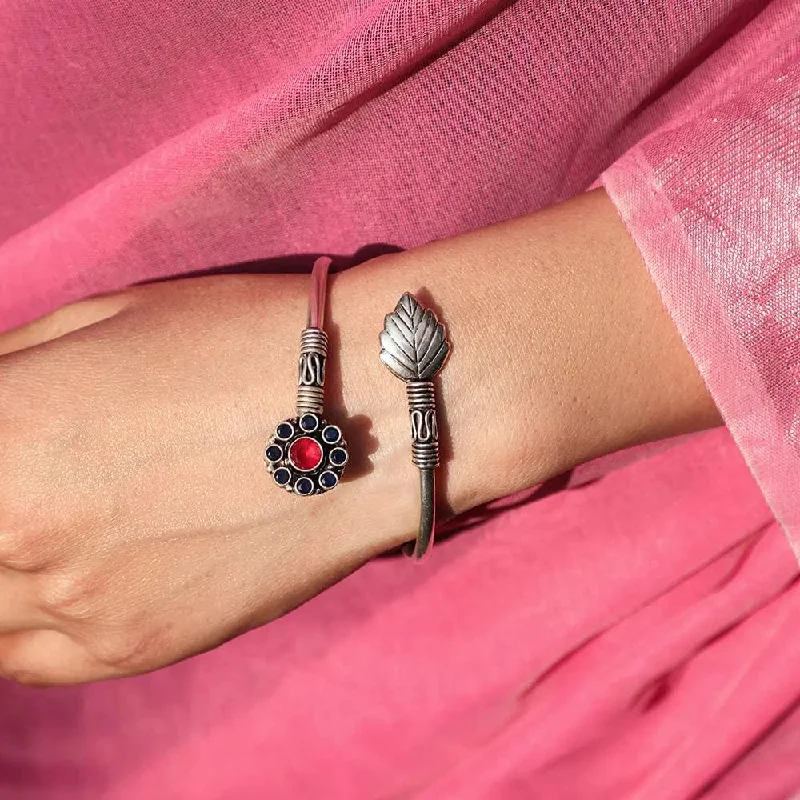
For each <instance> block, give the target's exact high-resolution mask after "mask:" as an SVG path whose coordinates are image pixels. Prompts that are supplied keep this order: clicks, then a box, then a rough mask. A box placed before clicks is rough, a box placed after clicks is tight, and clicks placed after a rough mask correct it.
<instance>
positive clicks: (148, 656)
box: [92, 625, 153, 673]
mask: <svg viewBox="0 0 800 800" xmlns="http://www.w3.org/2000/svg"><path fill="white" fill-rule="evenodd" d="M152 654H153V637H152V636H151V635H149V634H148V633H147V631H145V630H144V629H141V628H138V627H135V626H131V625H123V626H120V627H119V628H118V629H116V630H114V631H113V632H106V633H105V634H104V635H103V636H102V637H100V638H99V639H98V640H97V641H96V642H95V643H93V645H92V655H93V657H94V658H95V659H96V660H97V661H98V662H100V663H101V664H103V665H104V666H105V667H109V668H111V669H113V670H115V671H121V672H126V673H127V672H137V671H139V670H141V669H144V668H146V667H147V666H148V665H149V664H150V663H151V661H152Z"/></svg>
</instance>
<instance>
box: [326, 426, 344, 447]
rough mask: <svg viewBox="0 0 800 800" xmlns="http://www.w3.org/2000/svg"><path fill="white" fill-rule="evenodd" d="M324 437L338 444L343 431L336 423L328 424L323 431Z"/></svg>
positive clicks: (329, 442)
mask: <svg viewBox="0 0 800 800" xmlns="http://www.w3.org/2000/svg"><path fill="white" fill-rule="evenodd" d="M322 438H323V439H324V440H325V441H326V442H327V443H328V444H336V442H338V441H339V439H341V438H342V432H341V431H340V430H339V429H338V428H337V427H336V426H335V425H328V426H327V427H326V428H325V429H324V430H323V431H322Z"/></svg>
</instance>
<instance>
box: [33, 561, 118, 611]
mask: <svg viewBox="0 0 800 800" xmlns="http://www.w3.org/2000/svg"><path fill="white" fill-rule="evenodd" d="M36 594H37V598H38V601H39V604H40V606H41V607H42V609H43V610H44V611H45V612H46V613H47V614H49V615H50V616H52V617H55V618H56V619H67V620H72V621H86V620H88V619H91V618H92V616H94V614H95V613H96V610H97V609H98V607H100V602H99V601H100V599H101V596H102V584H101V583H100V581H98V579H97V578H96V577H95V576H94V575H92V574H91V573H89V572H88V571H87V572H81V571H77V570H70V571H68V572H53V573H49V574H43V575H42V576H41V578H40V580H39V581H38V585H37V588H36Z"/></svg>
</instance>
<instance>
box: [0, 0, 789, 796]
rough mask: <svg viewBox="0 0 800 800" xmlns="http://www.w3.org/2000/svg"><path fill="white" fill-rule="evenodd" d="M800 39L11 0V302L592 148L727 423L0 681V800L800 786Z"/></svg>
mask: <svg viewBox="0 0 800 800" xmlns="http://www.w3.org/2000/svg"><path fill="white" fill-rule="evenodd" d="M798 32H800V7H799V6H798V4H797V2H794V1H793V0H774V2H771V3H769V2H760V1H759V2H755V1H754V0H702V1H701V2H697V1H696V0H692V1H691V2H690V1H689V0H648V1H647V2H645V0H620V1H619V2H615V3H601V2H579V0H560V2H549V0H548V2H545V0H518V2H516V3H507V2H494V1H491V0H458V2H455V0H450V2H446V1H445V0H327V1H326V2H325V3H324V4H323V3H321V2H320V3H281V2H278V0H241V1H240V2H238V3H236V4H235V6H233V5H230V4H225V3H214V2H211V1H210V0H195V1H194V2H191V3H188V2H170V3H167V2H161V0H138V2H136V3H121V2H116V0H93V2H91V3H89V2H86V1H85V0H84V2H81V0H59V2H58V3H56V2H55V0H7V2H6V3H4V4H2V5H0V109H2V110H3V112H4V116H3V120H4V121H3V125H2V126H0V179H2V185H3V186H4V187H5V191H4V192H3V193H2V195H0V327H10V326H12V325H16V324H19V323H21V322H24V321H26V320H29V319H32V318H33V317H35V316H37V315H39V314H42V313H44V312H46V311H48V310H50V309H52V308H55V307H57V306H58V305H60V304H63V303H65V302H68V301H69V300H72V299H75V298H78V297H83V296H85V295H87V294H91V293H94V292H98V291H104V290H108V289H113V288H118V287H122V286H125V285H128V284H130V283H133V282H136V281H141V280H146V279H150V278H159V277H165V276H170V275H176V274H181V273H187V272H190V271H193V270H199V269H207V268H211V267H216V266H222V265H230V264H237V263H241V262H245V261H250V260H260V261H263V263H262V265H261V266H262V267H263V268H265V269H266V268H282V267H287V266H291V265H290V264H289V263H288V262H287V261H286V260H284V257H287V256H299V255H302V256H305V255H313V254H316V253H320V252H330V253H335V254H339V255H340V256H342V257H343V258H345V259H348V258H352V257H354V256H355V254H356V253H358V251H360V250H362V248H366V247H369V246H371V245H376V244H387V245H392V246H402V247H405V246H410V245H414V244H417V243H420V242H424V241H428V240H430V239H432V238H436V237H439V236H445V235H451V234H455V233H459V232H461V231H465V230H468V229H471V228H474V227H477V226H480V225H484V224H487V223H490V222H493V221H496V220H500V219H504V218H507V217H510V216H512V215H515V214H519V213H523V212H526V211H530V210H534V209H537V208H540V207H542V206H545V205H547V204H550V203H552V202H554V201H556V200H559V199H562V198H566V197H568V196H571V195H573V194H575V193H577V192H579V191H582V190H583V189H584V188H586V187H587V186H589V185H590V184H592V183H593V182H594V181H596V180H597V179H598V178H599V177H600V176H601V175H602V180H603V182H604V183H605V185H606V187H607V189H608V191H609V192H610V194H611V195H612V197H613V198H614V200H615V201H616V202H617V204H618V207H619V209H620V212H621V214H622V216H623V218H624V219H625V221H626V223H627V225H628V227H629V229H630V231H631V233H632V235H633V236H634V237H635V239H636V241H637V243H638V244H639V246H640V249H641V251H642V253H643V255H644V256H645V259H646V261H647V264H648V268H649V269H650V270H651V273H652V275H653V278H654V280H655V282H656V283H657V285H658V287H659V289H660V290H661V292H662V295H663V297H664V300H665V303H666V304H667V306H668V308H669V310H670V312H671V313H672V315H673V317H674V319H675V321H676V324H677V325H678V327H679V329H680V330H681V333H682V335H683V336H684V338H685V340H686V342H687V345H688V346H689V349H690V351H691V352H692V354H693V356H694V358H695V359H696V361H697V363H698V365H699V366H700V368H701V370H702V372H703V374H704V376H705V378H706V380H707V382H708V385H709V387H710V388H711V390H712V392H713V393H714V396H715V399H716V400H717V402H718V404H719V406H720V408H721V410H722V411H723V414H724V415H725V417H726V422H727V423H728V428H729V430H730V432H731V433H732V435H733V438H731V436H730V435H729V433H728V431H726V430H719V431H714V432H710V433H707V434H704V435H702V436H696V437H689V438H688V439H686V440H684V441H681V442H677V443H674V445H673V446H672V447H668V448H662V449H660V450H659V451H657V452H655V453H653V454H651V455H650V456H649V457H643V458H640V459H639V460H634V461H632V462H631V463H628V465H627V466H624V467H620V468H619V469H617V470H616V471H614V472H611V473H609V474H606V475H605V476H604V477H601V478H599V479H597V480H594V481H593V482H589V483H585V482H584V483H582V484H581V485H580V486H575V487H574V488H570V489H565V490H563V491H561V492H554V493H548V492H547V491H544V490H540V491H538V492H534V493H533V496H532V497H531V496H529V497H525V498H517V499H515V500H514V501H506V502H505V503H500V504H498V505H499V508H498V509H495V510H494V512H493V513H491V514H486V515H483V514H481V513H476V514H474V515H472V517H471V518H470V520H468V522H469V523H470V526H469V529H468V530H464V531H462V532H461V533H460V534H459V535H455V536H453V537H451V538H450V539H449V540H448V541H446V542H444V543H442V545H441V546H440V547H439V548H438V550H437V554H436V557H435V558H434V559H433V560H432V561H431V562H429V563H428V564H427V565H426V566H425V567H423V568H421V569H414V570H411V569H409V567H408V565H407V564H406V563H404V562H402V561H395V560H379V561H376V562H374V563H372V564H370V565H368V566H367V567H365V568H364V569H362V570H361V571H360V572H358V573H357V574H356V575H354V576H352V577H351V578H349V579H348V580H346V581H344V582H343V583H341V584H339V585H338V586H336V587H334V588H333V589H332V590H330V591H328V592H326V593H325V594H323V595H322V596H320V597H318V598H316V599H315V600H314V601H312V602H311V603H308V604H307V605H305V606H304V607H302V608H301V609H299V610H298V611H296V612H294V613H293V614H291V615H289V616H288V617H286V618H284V619H282V620H280V621H278V622H276V623H274V624H272V625H269V626H267V627H265V628H263V629H261V630H258V631H255V632H253V633H251V634H249V635H247V636H245V637H243V638H241V639H238V640H236V641H234V642H231V643H230V644H228V645H226V646H225V647H222V648H220V649H218V650H216V651H214V652H212V653H208V654H206V655H203V656H201V657H198V658H196V659H192V660H191V661H189V662H186V663H184V664H180V665H177V666H175V667H172V668H169V669H167V670H163V671H161V672H159V673H157V674H155V675H151V676H145V677H141V678H136V679H130V680H125V681H120V682H116V683H110V684H105V685H98V686H90V687H82V688H74V689H64V690H56V691H50V692H46V693H40V692H33V691H30V690H26V689H21V688H17V687H13V686H10V685H1V686H0V798H2V800H11V799H12V798H13V800H43V799H45V798H54V797H57V798H59V800H73V799H75V800H78V799H79V798H80V799H81V800H83V798H95V797H101V796H102V797H106V798H115V799H119V800H129V798H130V799H131V800H132V799H133V798H137V800H138V798H142V797H148V798H159V800H160V799H161V798H176V800H177V799H178V798H180V800H185V799H186V798H193V799H194V798H197V799H198V800H200V799H203V798H208V800H216V799H217V798H231V797H235V798H241V800H248V798H254V800H255V798H258V799H259V800H261V798H264V797H269V798H305V797H325V798H332V799H334V800H335V799H336V798H348V799H349V800H352V798H415V800H416V799H423V798H424V799H425V800H427V798H432V799H435V800H441V799H442V798H459V800H460V799H461V798H498V800H501V799H502V800H515V799H516V798H520V799H522V798H524V799H525V800H530V799H531V798H547V800H551V799H552V798H559V799H560V798H566V799H567V800H569V798H593V800H605V799H606V798H608V800H624V799H628V798H641V799H643V800H682V799H683V798H690V797H698V796H703V797H707V798H713V800H734V798H736V799H737V800H738V798H747V800H762V799H763V800H767V799H770V800H772V799H773V798H789V797H791V796H792V794H793V793H794V791H795V790H797V789H798V788H800V758H798V753H797V747H798V743H800V715H798V708H800V706H798V700H799V697H798V695H800V683H798V676H800V613H798V611H800V608H798V606H800V588H799V586H798V583H797V581H796V579H797V572H798V566H797V561H796V560H795V558H794V557H793V555H792V552H791V550H790V548H789V547H787V545H786V539H785V538H784V536H783V534H782V532H781V530H780V527H779V525H778V523H777V522H776V521H775V517H774V515H775V514H777V515H778V517H779V519H780V521H781V522H782V523H783V526H784V528H785V531H786V533H787V534H788V535H789V536H790V537H791V539H792V541H796V540H797V538H798V537H800V529H798V527H797V516H798V498H797V490H796V488H795V486H794V482H793V477H794V476H795V475H797V474H798V471H797V469H794V467H795V466H796V461H797V431H798V430H799V429H800V428H798V424H797V423H796V421H795V419H796V417H795V415H796V409H797V407H798V399H800V398H798V389H797V386H798V380H797V378H798V374H797V363H798V341H800V332H799V331H798V323H797V319H798V310H800V298H798V290H797V266H798V256H797V253H798V252H800V248H798V230H797V219H798V210H799V209H798V202H800V200H798V198H800V193H799V192H798V172H799V168H798V130H800V93H799V92H800V73H798V69H799V68H800V67H799V66H798V54H800V41H799V40H798ZM362 252H363V251H362ZM309 265H310V259H309ZM734 440H735V442H736V444H734ZM736 445H738V448H740V449H741V454H740V450H739V449H738V448H737V446H736ZM742 456H743V457H742ZM748 465H749V467H750V469H751V470H752V473H751V471H750V469H748ZM599 474H601V473H600V472H599V471H595V472H594V473H593V474H592V475H590V476H589V477H597V476H598V475H599ZM753 475H755V478H754V477H753ZM759 486H760V487H761V488H762V489H763V495H762V491H761V489H760V488H759ZM765 498H766V500H765ZM484 517H485V518H484Z"/></svg>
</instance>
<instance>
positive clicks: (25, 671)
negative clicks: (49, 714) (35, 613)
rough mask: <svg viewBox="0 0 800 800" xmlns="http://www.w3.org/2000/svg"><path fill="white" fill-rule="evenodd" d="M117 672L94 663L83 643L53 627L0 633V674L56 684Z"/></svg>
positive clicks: (29, 682) (27, 682) (30, 682)
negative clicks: (52, 628) (50, 628)
mask: <svg viewBox="0 0 800 800" xmlns="http://www.w3.org/2000/svg"><path fill="white" fill-rule="evenodd" d="M118 674H119V673H118V672H117V671H116V670H114V669H113V667H109V666H106V665H104V664H99V663H97V662H96V661H95V660H94V659H92V657H91V656H90V655H89V654H88V653H87V652H86V650H85V649H84V647H83V646H82V645H81V644H80V643H79V642H76V641H75V640H74V639H71V638H70V637H69V636H67V635H66V634H63V633H60V632H59V631H53V630H37V631H26V632H24V633H9V634H4V635H1V636H0V676H2V677H5V678H7V679H9V680H12V681H15V682H17V683H21V684H25V685H28V686H58V685H65V684H75V683H83V682H85V681H93V680H103V679H104V678H111V677H114V676H116V675H118Z"/></svg>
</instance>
